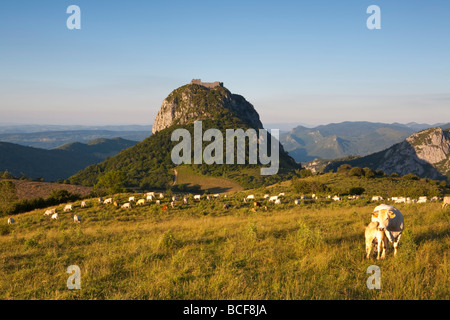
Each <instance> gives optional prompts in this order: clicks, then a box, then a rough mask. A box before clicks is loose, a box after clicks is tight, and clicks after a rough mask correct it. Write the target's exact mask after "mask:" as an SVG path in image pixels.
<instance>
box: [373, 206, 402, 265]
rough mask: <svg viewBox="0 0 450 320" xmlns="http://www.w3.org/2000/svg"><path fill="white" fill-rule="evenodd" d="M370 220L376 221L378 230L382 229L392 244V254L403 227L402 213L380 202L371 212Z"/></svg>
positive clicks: (395, 251) (395, 252) (395, 253)
mask: <svg viewBox="0 0 450 320" xmlns="http://www.w3.org/2000/svg"><path fill="white" fill-rule="evenodd" d="M372 222H378V230H379V231H384V233H385V234H386V237H387V239H388V240H389V242H391V243H393V244H394V256H396V255H397V247H398V243H399V241H400V237H401V235H402V232H403V229H404V218H403V214H402V213H401V212H400V210H398V209H397V208H395V207H393V206H390V205H387V204H381V205H379V206H377V207H376V208H375V209H374V210H373V212H372Z"/></svg>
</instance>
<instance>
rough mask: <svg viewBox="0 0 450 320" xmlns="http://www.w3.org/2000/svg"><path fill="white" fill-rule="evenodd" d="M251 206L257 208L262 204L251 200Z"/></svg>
mask: <svg viewBox="0 0 450 320" xmlns="http://www.w3.org/2000/svg"><path fill="white" fill-rule="evenodd" d="M253 206H254V207H255V208H256V207H258V208H261V207H262V206H261V203H259V202H258V201H255V202H253Z"/></svg>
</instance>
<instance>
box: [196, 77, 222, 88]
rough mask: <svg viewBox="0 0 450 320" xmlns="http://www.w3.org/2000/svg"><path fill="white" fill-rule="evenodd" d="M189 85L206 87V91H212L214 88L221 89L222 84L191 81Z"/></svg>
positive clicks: (197, 80) (198, 80)
mask: <svg viewBox="0 0 450 320" xmlns="http://www.w3.org/2000/svg"><path fill="white" fill-rule="evenodd" d="M191 84H198V85H201V86H204V87H206V88H208V89H212V88H215V87H223V82H219V81H216V82H202V80H201V79H192V81H191Z"/></svg>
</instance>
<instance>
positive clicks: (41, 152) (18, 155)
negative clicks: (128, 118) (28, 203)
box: [0, 138, 138, 181]
mask: <svg viewBox="0 0 450 320" xmlns="http://www.w3.org/2000/svg"><path fill="white" fill-rule="evenodd" d="M137 143H138V142H137V141H130V140H125V139H122V138H114V139H96V140H94V141H91V142H89V143H88V144H83V143H79V142H75V143H70V144H66V145H64V146H61V147H59V148H57V149H53V150H45V149H39V148H34V147H26V146H21V145H17V144H13V143H8V142H0V171H6V170H7V171H8V172H9V173H11V174H12V175H14V176H17V177H18V176H20V175H21V174H22V173H23V174H25V175H26V176H27V177H29V178H33V179H36V178H44V179H45V180H46V181H57V180H59V179H66V178H68V177H70V176H71V175H73V174H75V173H77V172H78V171H80V170H82V169H84V168H86V167H87V166H89V165H91V164H94V163H99V162H102V161H103V160H105V159H107V158H108V157H112V156H115V155H117V154H118V153H119V152H120V151H122V150H123V149H127V148H129V147H132V146H134V145H136V144H137Z"/></svg>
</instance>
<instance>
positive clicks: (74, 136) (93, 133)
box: [0, 126, 151, 150]
mask: <svg viewBox="0 0 450 320" xmlns="http://www.w3.org/2000/svg"><path fill="white" fill-rule="evenodd" d="M150 135H151V126H150V129H149V131H147V130H146V131H124V130H120V131H110V130H94V129H90V130H65V131H44V132H18V133H3V134H0V141H3V142H10V143H14V144H20V145H23V146H28V147H35V148H42V149H48V150H50V149H54V148H58V147H61V146H63V145H65V144H68V143H73V142H81V143H89V142H90V141H92V140H96V139H100V138H106V139H113V138H122V139H125V140H131V141H142V140H144V139H145V138H147V137H149V136H150Z"/></svg>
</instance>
